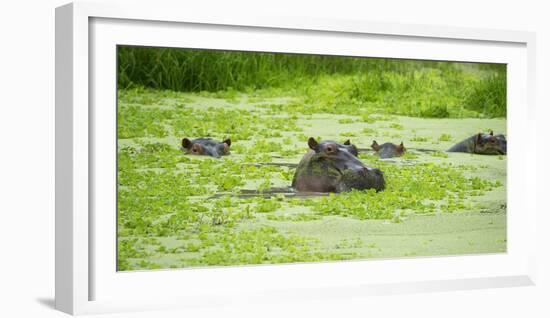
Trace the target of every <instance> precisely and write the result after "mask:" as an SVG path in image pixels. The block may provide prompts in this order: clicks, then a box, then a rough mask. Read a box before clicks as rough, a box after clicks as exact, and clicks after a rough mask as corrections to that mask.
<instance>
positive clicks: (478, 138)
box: [476, 133, 482, 144]
mask: <svg viewBox="0 0 550 318" xmlns="http://www.w3.org/2000/svg"><path fill="white" fill-rule="evenodd" d="M481 139H482V136H481V133H479V134H477V137H476V144H481Z"/></svg>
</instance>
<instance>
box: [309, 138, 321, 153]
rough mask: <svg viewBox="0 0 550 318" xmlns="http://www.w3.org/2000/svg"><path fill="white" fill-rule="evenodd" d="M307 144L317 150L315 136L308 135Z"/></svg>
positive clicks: (317, 144)
mask: <svg viewBox="0 0 550 318" xmlns="http://www.w3.org/2000/svg"><path fill="white" fill-rule="evenodd" d="M307 145H308V146H309V148H311V149H313V150H317V147H318V146H319V143H317V140H315V138H313V137H309V139H308V140H307Z"/></svg>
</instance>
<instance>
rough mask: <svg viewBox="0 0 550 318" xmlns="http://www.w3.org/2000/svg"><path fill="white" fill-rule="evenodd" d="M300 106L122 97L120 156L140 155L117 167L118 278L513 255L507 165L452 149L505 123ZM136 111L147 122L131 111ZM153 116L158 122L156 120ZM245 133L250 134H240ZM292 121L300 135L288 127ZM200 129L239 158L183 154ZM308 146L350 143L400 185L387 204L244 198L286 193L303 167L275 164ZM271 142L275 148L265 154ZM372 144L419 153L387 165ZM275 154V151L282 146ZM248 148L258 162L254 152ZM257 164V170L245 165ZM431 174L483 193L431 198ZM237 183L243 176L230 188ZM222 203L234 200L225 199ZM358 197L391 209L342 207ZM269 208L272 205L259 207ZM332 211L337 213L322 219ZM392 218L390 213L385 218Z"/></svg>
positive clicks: (293, 159)
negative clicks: (131, 273) (184, 141)
mask: <svg viewBox="0 0 550 318" xmlns="http://www.w3.org/2000/svg"><path fill="white" fill-rule="evenodd" d="M291 102H292V99H291V98H285V97H279V98H249V97H247V96H245V95H240V96H238V97H236V98H231V99H222V98H212V97H205V96H200V95H199V94H183V93H178V94H177V96H167V97H166V96H164V97H159V98H156V99H154V102H151V101H146V102H143V101H137V102H136V101H122V102H121V103H120V106H121V107H120V108H119V118H120V117H121V116H125V117H124V120H125V122H124V124H123V125H127V127H126V126H125V129H126V128H127V129H128V130H127V131H128V133H127V134H128V136H132V137H131V138H119V142H118V147H119V160H121V159H120V158H121V155H122V154H124V155H125V156H126V157H125V158H128V159H127V161H124V162H122V163H121V161H119V163H120V165H119V188H121V189H123V190H124V191H125V192H124V193H122V194H121V193H119V200H122V203H121V202H120V201H119V207H120V210H119V242H126V244H123V245H120V244H119V250H120V251H121V254H120V255H119V269H121V270H134V269H156V268H169V267H172V268H179V267H191V266H209V265H240V264H271V263H287V262H311V261H332V260H347V259H367V258H395V257H419V256H432V255H460V254H476V253H501V252H505V251H506V157H505V156H482V155H471V154H463V153H445V150H446V149H448V148H449V147H451V146H452V145H453V144H455V143H456V142H458V141H461V140H463V139H464V138H467V137H469V136H471V135H473V134H475V133H478V132H481V131H488V130H493V131H495V133H504V134H506V120H505V119H477V118H464V119H427V118H413V117H404V116H394V115H387V114H368V116H369V118H366V119H365V118H364V114H347V115H342V114H337V113H321V114H319V113H315V114H300V113H294V112H292V110H289V111H279V110H278V109H279V107H278V106H277V105H288V104H289V103H291ZM130 107H135V108H136V109H138V110H139V111H140V112H142V113H143V114H145V115H143V116H141V115H140V116H138V115H130V113H129V112H127V110H128V109H129V108H130ZM227 110H231V112H230V113H228V116H233V117H232V118H229V119H228V118H224V117H223V116H225V115H224V114H225V111H227ZM148 112H149V113H148ZM217 113H221V114H222V115H220V117H219V119H218V120H213V122H214V123H215V127H214V128H213V127H212V125H209V124H208V123H204V119H199V118H206V117H200V116H209V114H212V115H213V116H214V115H215V114H217ZM136 114H137V113H136ZM140 114H141V113H140ZM147 116H157V117H155V120H154V121H149V118H147ZM185 116H189V118H187V119H188V121H185V122H184V123H183V124H180V123H179V122H178V120H181V118H182V117H185ZM215 118H218V117H215ZM258 118H259V119H258ZM269 118H279V119H282V121H281V123H279V124H278V126H276V127H267V128H266V129H263V127H265V126H266V125H267V126H269V120H265V119H269ZM233 123H237V124H238V125H239V126H238V127H233V126H232V125H234V124H233ZM287 123H288V125H289V126H288V127H291V126H292V127H294V128H295V129H294V128H293V129H286V128H285V125H286V124H287ZM139 125H144V127H145V126H146V125H149V127H150V126H151V125H157V126H156V127H157V128H156V129H157V130H155V131H151V132H150V133H143V134H141V133H139V134H136V133H134V132H133V131H134V130H132V129H134V128H135V127H136V126H139ZM247 125H250V127H248V126H247ZM191 126H192V127H191ZM120 131H121V130H120V129H119V136H120ZM135 131H138V132H139V131H140V130H138V129H135ZM199 132H204V133H207V134H208V135H209V136H212V137H215V138H216V139H219V140H221V139H222V138H223V137H226V136H230V137H231V138H232V141H233V143H232V145H231V149H232V154H231V155H230V156H226V157H223V158H221V159H218V160H216V159H211V158H204V157H196V156H190V155H185V154H183V153H181V151H180V150H179V149H178V147H179V144H180V142H181V138H182V137H190V138H196V137H204V136H205V135H200V136H199V135H193V134H194V133H195V134H197V133H199ZM231 132H232V133H231ZM131 134H134V135H131ZM239 136H241V137H242V138H239ZM310 136H313V137H315V138H321V139H331V140H336V141H340V142H343V141H345V140H347V139H350V140H351V142H352V143H353V144H355V145H356V146H357V147H358V148H360V149H362V151H361V152H360V158H361V160H362V161H363V162H365V164H366V165H367V166H370V167H376V168H380V169H382V171H384V173H385V175H386V182H387V184H388V185H389V186H388V189H387V190H386V191H384V193H378V194H373V193H369V194H365V195H361V194H339V195H337V196H334V197H311V198H307V199H303V198H292V197H290V196H289V197H284V196H281V195H279V196H276V198H275V197H274V198H273V199H264V197H263V196H252V197H248V198H245V199H238V198H237V195H238V194H239V193H240V192H242V191H243V190H251V191H255V190H258V189H259V188H262V187H263V188H265V189H267V191H268V190H269V189H270V188H273V187H288V186H289V185H290V180H291V178H292V175H293V169H294V168H293V167H285V166H284V165H283V166H268V165H263V164H265V163H270V164H278V163H281V164H284V163H293V164H296V163H298V162H299V160H300V158H301V157H302V156H303V154H304V153H305V152H306V151H307V150H308V147H307V138H308V137H310ZM245 137H246V138H245ZM259 140H262V141H263V142H265V144H264V145H263V146H259V145H258V141H259ZM373 140H376V141H377V142H378V143H383V142H394V143H399V142H403V143H404V145H405V147H406V149H407V154H406V155H405V156H404V157H402V158H392V159H386V160H380V159H379V158H378V157H377V156H376V155H375V154H374V153H373V152H372V151H370V149H369V148H370V144H371V143H372V141H373ZM151 144H152V145H160V146H159V147H161V148H162V147H164V148H162V149H164V150H163V152H162V153H160V152H156V151H151V152H147V153H144V154H143V155H141V153H140V151H141V149H143V148H144V145H151ZM274 144H275V145H277V147H271V146H272V145H274ZM155 149H156V148H155ZM250 152H255V153H254V154H253V156H251V154H250ZM135 153H138V154H139V155H136V154H135ZM140 156H141V157H140ZM125 160H126V159H125ZM253 164H258V166H257V167H255V168H247V169H249V170H246V169H245V168H243V167H250V166H251V165H253ZM201 169H203V170H202V171H203V172H202V174H204V173H206V171H213V172H209V174H208V175H201ZM245 170H246V171H245ZM431 171H433V173H434V177H437V178H442V179H445V181H444V182H447V184H448V185H453V184H454V182H456V183H460V184H466V183H467V184H470V183H472V184H477V183H480V184H481V185H480V188H479V190H475V191H474V190H472V191H470V190H469V189H468V190H465V189H464V187H462V188H461V187H457V189H455V190H452V191H451V190H449V191H447V192H445V191H443V190H441V191H439V192H434V193H433V194H432V193H426V192H427V191H428V190H429V188H430V187H429V184H430V182H432V183H433V182H434V180H430V179H429V174H430V173H431ZM159 173H160V174H159ZM162 173H164V174H162ZM427 175H428V176H427ZM216 177H217V178H216ZM231 177H234V179H232V180H229V181H227V179H231ZM163 178H164V179H163ZM448 179H450V180H448ZM120 180H123V181H120ZM186 180H188V181H186ZM476 180H480V181H476ZM226 181H227V182H228V183H226ZM474 181H475V182H474ZM413 182H418V185H419V187H421V188H419V189H418V192H419V193H415V191H417V190H416V189H414V188H411V189H410V190H409V191H410V192H411V193H413V194H414V195H415V196H418V198H419V199H418V202H419V205H418V206H412V207H411V208H403V207H401V208H395V209H394V208H393V207H392V204H398V203H400V202H404V201H401V199H400V198H399V195H400V193H402V192H400V191H402V189H404V188H405V187H406V186H407V185H408V184H412V183H413ZM435 182H436V183H435V184H437V183H439V181H438V180H435ZM441 182H443V181H441ZM453 191H454V192H453ZM268 192H269V191H268ZM220 193H222V194H223V193H225V194H227V195H228V197H233V199H231V198H229V199H225V200H226V201H223V200H224V199H223V197H222V198H219V199H218V198H217V197H215V195H219V194H220ZM442 193H444V194H442ZM348 198H349V200H350V202H359V203H358V205H361V204H364V203H365V202H367V203H368V202H373V201H378V200H379V202H381V205H378V206H376V205H373V209H377V211H368V209H367V211H358V212H357V213H355V212H353V213H351V214H349V215H347V214H346V213H344V212H343V211H344V210H345V209H342V208H335V209H333V210H331V207H330V206H331V204H333V203H334V204H336V203H337V202H338V201H337V199H340V200H344V199H346V200H347V199H348ZM364 198H368V199H367V201H365V199H364ZM327 199H328V200H327ZM227 200H229V201H227ZM322 200H326V201H322ZM354 200H355V201H354ZM369 200H370V201H369ZM415 200H416V199H414V198H413V199H410V200H409V201H406V202H416V201H415ZM373 203H374V202H373ZM431 203H433V205H430V204H431ZM260 204H263V205H264V206H263V208H259V207H258V206H259V205H260ZM324 205H326V206H327V207H328V208H329V209H328V210H329V212H320V211H319V210H318V209H319V208H322V207H323V206H324ZM381 208H384V209H382V210H383V211H382V210H381V211H378V210H380V209H381ZM394 210H395V211H394ZM330 211H335V212H330ZM371 212H372V213H371ZM265 229H269V230H265Z"/></svg>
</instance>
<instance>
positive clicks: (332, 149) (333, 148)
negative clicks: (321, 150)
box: [326, 145, 337, 153]
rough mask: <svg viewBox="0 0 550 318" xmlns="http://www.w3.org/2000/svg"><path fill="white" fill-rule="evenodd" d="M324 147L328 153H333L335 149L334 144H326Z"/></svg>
mask: <svg viewBox="0 0 550 318" xmlns="http://www.w3.org/2000/svg"><path fill="white" fill-rule="evenodd" d="M326 149H327V152H328V153H335V152H336V150H337V149H336V147H335V146H334V145H328V146H327V148H326Z"/></svg>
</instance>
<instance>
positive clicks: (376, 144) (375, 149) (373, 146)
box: [370, 140, 380, 151]
mask: <svg viewBox="0 0 550 318" xmlns="http://www.w3.org/2000/svg"><path fill="white" fill-rule="evenodd" d="M370 147H371V148H372V149H373V150H374V151H378V150H380V146H379V145H378V143H377V142H376V140H373V141H372V145H370Z"/></svg>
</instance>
